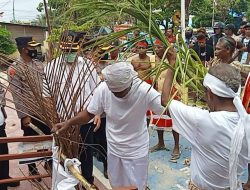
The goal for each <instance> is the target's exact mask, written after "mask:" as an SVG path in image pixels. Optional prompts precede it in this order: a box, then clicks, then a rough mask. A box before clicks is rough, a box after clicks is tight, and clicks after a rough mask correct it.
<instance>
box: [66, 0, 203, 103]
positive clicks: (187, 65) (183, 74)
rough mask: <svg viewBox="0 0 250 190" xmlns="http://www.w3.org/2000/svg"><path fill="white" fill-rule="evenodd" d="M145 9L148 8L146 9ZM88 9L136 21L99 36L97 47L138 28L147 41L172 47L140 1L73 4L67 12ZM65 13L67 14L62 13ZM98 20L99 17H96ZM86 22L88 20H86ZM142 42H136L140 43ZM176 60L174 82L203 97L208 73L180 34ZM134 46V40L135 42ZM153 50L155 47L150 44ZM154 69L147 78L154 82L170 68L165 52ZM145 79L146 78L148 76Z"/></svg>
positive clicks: (95, 0) (149, 8) (153, 17)
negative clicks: (115, 14) (155, 41)
mask: <svg viewBox="0 0 250 190" xmlns="http://www.w3.org/2000/svg"><path fill="white" fill-rule="evenodd" d="M146 6H147V7H146ZM87 9H91V10H92V12H93V15H95V18H94V19H96V16H98V15H99V16H104V15H105V14H110V13H120V14H122V13H123V14H124V13H125V14H128V15H130V16H132V17H134V18H135V19H137V20H138V21H139V22H138V24H135V25H134V26H133V27H131V28H129V29H127V30H124V31H119V32H113V33H111V34H109V35H107V36H105V37H100V38H97V39H95V40H96V44H99V45H100V44H105V43H110V41H112V40H115V39H118V38H119V37H121V36H123V35H125V34H127V33H129V32H131V31H133V30H135V29H136V28H139V29H140V30H141V31H144V32H146V33H148V34H149V36H150V39H151V40H152V37H156V38H158V39H159V40H160V41H162V43H163V44H164V45H165V46H166V47H170V46H171V44H169V43H168V41H167V39H166V37H165V35H164V34H163V32H162V31H161V30H160V28H159V26H158V24H157V23H156V18H155V15H154V14H153V13H152V8H151V4H149V6H148V5H144V4H143V3H142V2H141V1H140V0H127V1H122V2H119V1H114V0H105V1H104V0H87V1H86V0H85V1H84V3H81V2H78V3H74V4H72V6H71V8H70V10H68V12H71V11H79V10H81V11H83V10H87ZM65 14H66V13H65ZM89 18H91V15H88V16H87V17H82V18H81V20H85V19H86V21H87V19H89ZM99 18H101V17H99ZM88 21H89V20H88ZM140 40H141V39H138V41H140ZM176 41H177V43H176V47H175V48H176V49H177V54H178V56H177V61H176V66H175V68H171V69H174V70H175V72H176V75H175V76H176V77H175V81H178V83H179V84H180V85H181V87H182V88H186V87H187V88H188V89H189V91H190V92H196V94H197V96H198V97H199V98H202V97H204V90H203V85H202V81H203V78H204V76H205V74H206V72H207V69H206V68H205V67H204V66H203V64H202V63H201V60H200V58H199V56H198V55H197V54H196V52H195V51H194V50H192V49H189V48H188V47H187V46H186V44H185V42H184V40H183V39H182V37H181V35H177V40H176ZM134 42H135V43H134V44H136V40H135V41H134ZM153 51H154V45H153ZM155 65H156V66H155V67H154V68H153V69H152V70H151V72H150V74H149V75H150V76H153V77H154V80H155V81H154V83H155V82H156V80H157V79H158V77H159V76H160V74H161V72H162V71H164V70H166V69H168V68H170V65H169V64H168V62H167V60H166V52H165V54H164V56H163V58H162V60H161V62H160V63H156V64H155ZM147 77H148V76H147Z"/></svg>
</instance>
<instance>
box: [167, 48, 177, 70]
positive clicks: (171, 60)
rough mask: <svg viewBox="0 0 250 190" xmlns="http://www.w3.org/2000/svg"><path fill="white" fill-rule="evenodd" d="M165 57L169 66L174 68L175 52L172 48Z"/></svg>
mask: <svg viewBox="0 0 250 190" xmlns="http://www.w3.org/2000/svg"><path fill="white" fill-rule="evenodd" d="M166 57H167V59H168V61H169V64H170V65H172V66H174V65H175V62H176V50H175V49H174V48H173V47H171V48H169V49H168V52H167V54H166Z"/></svg>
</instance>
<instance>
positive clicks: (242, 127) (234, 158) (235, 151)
mask: <svg viewBox="0 0 250 190" xmlns="http://www.w3.org/2000/svg"><path fill="white" fill-rule="evenodd" d="M203 85H204V86H205V87H206V88H209V89H210V90H211V91H212V93H213V94H215V95H217V96H219V97H224V98H233V104H234V105H235V107H236V109H237V111H238V114H239V116H240V118H239V121H238V124H237V127H236V128H235V130H234V134H233V136H232V139H231V146H230V154H229V184H230V190H237V186H238V179H237V165H238V161H239V158H238V156H239V153H240V151H241V148H242V140H243V138H244V136H245V135H246V136H247V138H246V139H247V144H248V157H249V153H250V136H249V135H250V126H249V123H250V117H249V115H248V114H247V112H246V110H245V108H244V107H243V105H242V102H241V99H240V89H241V88H240V87H239V90H238V92H237V93H235V92H234V91H233V90H232V89H231V88H229V87H227V86H226V84H225V83H224V82H222V81H221V80H220V79H218V78H216V77H214V76H213V75H211V74H209V73H207V74H206V76H205V78H204V82H203ZM247 125H248V126H247Z"/></svg>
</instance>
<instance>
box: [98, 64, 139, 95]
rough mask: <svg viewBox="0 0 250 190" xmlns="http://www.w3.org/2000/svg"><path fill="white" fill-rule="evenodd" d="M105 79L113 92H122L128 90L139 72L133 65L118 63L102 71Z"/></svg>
mask: <svg viewBox="0 0 250 190" xmlns="http://www.w3.org/2000/svg"><path fill="white" fill-rule="evenodd" d="M102 74H103V77H104V79H105V81H106V83H107V85H108V87H109V89H110V90H111V91H112V92H121V91H123V90H125V89H127V88H128V87H129V86H130V85H131V83H132V81H133V78H134V77H135V76H137V72H135V70H134V68H133V66H132V65H131V63H128V62H118V63H114V64H112V65H108V66H107V67H105V68H104V69H103V70H102Z"/></svg>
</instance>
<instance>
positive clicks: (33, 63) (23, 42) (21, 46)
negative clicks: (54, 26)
mask: <svg viewBox="0 0 250 190" xmlns="http://www.w3.org/2000/svg"><path fill="white" fill-rule="evenodd" d="M15 40H16V45H17V48H18V51H19V53H20V57H19V59H18V61H17V62H14V63H13V64H12V66H11V67H10V68H9V81H10V89H11V92H12V96H13V100H14V103H15V107H16V110H17V115H18V118H20V120H21V129H22V130H23V135H24V136H35V135H38V134H37V132H35V131H34V130H33V129H32V128H30V127H29V124H30V123H32V124H34V125H35V126H37V127H38V128H39V129H40V130H41V131H42V132H43V133H44V134H46V135H49V134H51V133H50V129H49V127H47V126H46V125H44V124H43V123H41V122H39V121H37V120H35V119H33V118H31V117H30V116H29V115H33V116H34V114H33V113H30V110H29V109H28V108H27V106H25V103H24V102H23V101H22V100H21V99H20V95H19V94H18V93H21V94H22V95H23V96H25V97H27V98H28V97H30V98H32V97H31V94H32V93H31V89H30V88H29V86H28V85H27V81H26V79H25V77H24V76H23V75H22V74H21V72H20V71H21V70H22V69H23V68H22V66H21V64H20V62H21V63H25V64H27V65H28V67H27V68H26V69H30V72H34V71H35V70H36V71H38V72H37V73H36V74H35V75H34V76H35V78H34V80H36V81H35V82H36V84H39V83H40V84H41V85H40V86H41V87H42V75H41V74H40V73H43V65H42V63H41V62H40V61H38V60H37V59H36V57H37V49H36V48H37V47H38V46H40V45H41V44H40V43H37V42H36V41H34V40H33V39H32V37H18V38H16V39H15ZM31 68H33V69H34V70H32V69H31ZM37 88H39V85H38V86H37ZM41 90H42V89H41ZM34 117H36V116H34ZM28 168H29V173H30V175H39V172H38V170H37V167H36V164H35V163H32V164H28ZM37 180H38V181H41V179H40V178H39V179H37Z"/></svg>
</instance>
